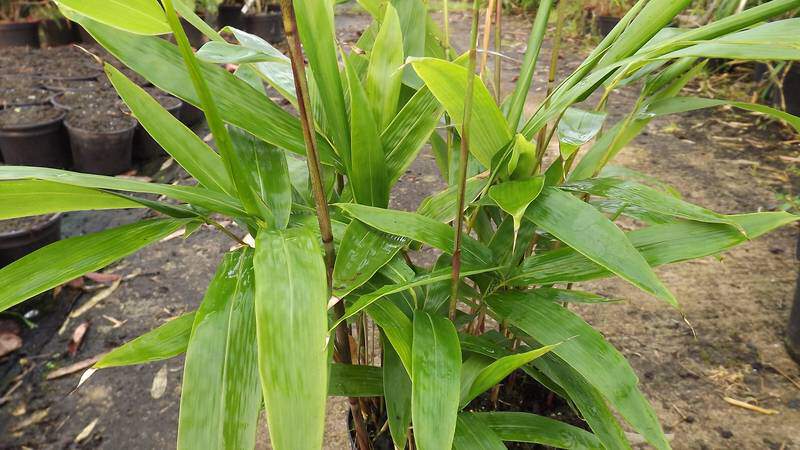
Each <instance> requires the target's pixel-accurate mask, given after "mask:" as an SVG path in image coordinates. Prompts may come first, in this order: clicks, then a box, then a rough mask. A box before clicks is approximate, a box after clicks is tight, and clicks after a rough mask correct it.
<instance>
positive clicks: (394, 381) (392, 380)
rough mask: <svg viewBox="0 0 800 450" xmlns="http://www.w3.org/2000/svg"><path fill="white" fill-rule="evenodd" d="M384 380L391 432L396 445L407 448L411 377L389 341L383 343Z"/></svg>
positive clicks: (384, 395) (384, 392)
mask: <svg viewBox="0 0 800 450" xmlns="http://www.w3.org/2000/svg"><path fill="white" fill-rule="evenodd" d="M383 380H384V384H383V398H384V399H385V401H386V417H387V420H388V422H389V433H390V434H391V435H392V441H393V442H394V445H395V447H397V448H405V447H406V440H407V439H408V425H409V424H410V423H411V378H409V376H408V372H406V370H405V368H404V367H403V363H402V361H400V357H399V356H398V355H397V352H396V351H395V350H394V348H393V347H392V346H391V345H390V344H389V343H388V342H384V343H383Z"/></svg>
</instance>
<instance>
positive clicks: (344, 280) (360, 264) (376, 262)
mask: <svg viewBox="0 0 800 450" xmlns="http://www.w3.org/2000/svg"><path fill="white" fill-rule="evenodd" d="M403 245H405V239H397V238H394V237H390V236H386V235H384V234H383V233H381V232H380V231H377V230H375V229H374V228H370V227H368V226H366V225H364V224H363V223H362V222H361V221H359V220H353V221H352V222H350V224H349V225H348V226H347V229H346V230H345V232H344V236H343V237H342V241H341V244H340V245H339V249H338V251H337V252H336V263H335V265H334V266H333V289H334V294H335V295H336V296H337V297H340V298H341V297H344V296H345V295H347V294H349V293H350V292H351V291H353V290H354V289H356V288H358V287H359V286H361V285H362V284H364V283H366V282H367V280H369V279H370V278H372V276H373V275H375V273H376V272H377V271H378V270H379V269H380V268H381V267H383V266H384V265H386V263H388V262H389V261H390V260H391V259H392V258H394V255H396V254H397V252H398V251H399V250H400V249H401V248H402V247H403Z"/></svg>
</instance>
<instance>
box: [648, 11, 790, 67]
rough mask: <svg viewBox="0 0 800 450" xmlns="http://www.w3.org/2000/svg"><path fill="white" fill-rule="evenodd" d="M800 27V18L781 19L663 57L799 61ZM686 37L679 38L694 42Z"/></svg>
mask: <svg viewBox="0 0 800 450" xmlns="http://www.w3.org/2000/svg"><path fill="white" fill-rule="evenodd" d="M798 27H800V18H794V19H784V20H778V21H775V22H770V23H765V24H763V25H760V26H757V27H753V28H751V29H749V30H744V31H740V32H738V33H731V34H727V35H725V36H721V37H718V38H716V39H712V40H709V41H705V42H700V43H697V44H695V45H691V46H689V47H686V48H684V49H681V50H677V51H674V52H670V53H667V54H666V55H663V56H660V57H661V58H665V59H671V58H683V57H687V56H695V57H705V58H727V59H744V60H752V59H755V60H798V59H800V36H798V33H797V30H798ZM685 36H686V35H683V36H679V38H681V39H682V40H684V41H685V42H692V43H694V42H693V41H689V40H688V39H689V38H686V37H685Z"/></svg>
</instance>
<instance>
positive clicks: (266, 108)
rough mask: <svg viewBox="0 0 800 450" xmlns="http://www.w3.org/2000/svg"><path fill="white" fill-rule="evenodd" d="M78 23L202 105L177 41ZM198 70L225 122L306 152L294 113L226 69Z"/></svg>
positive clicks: (325, 149)
mask: <svg viewBox="0 0 800 450" xmlns="http://www.w3.org/2000/svg"><path fill="white" fill-rule="evenodd" d="M79 23H80V24H81V25H82V26H83V27H84V28H86V29H87V31H89V33H90V34H91V35H92V37H94V38H95V39H96V40H97V41H98V42H99V43H100V44H101V45H103V47H105V48H106V50H108V51H109V52H110V53H111V54H112V55H114V56H115V57H116V58H117V59H119V60H120V61H122V62H123V63H124V64H125V65H127V66H128V67H130V68H131V69H133V70H134V71H136V72H137V73H139V74H140V75H142V76H143V77H144V78H146V79H147V80H148V81H150V82H151V83H153V84H154V85H156V86H157V87H159V88H160V89H162V90H164V91H167V92H169V93H171V94H173V95H175V96H177V97H179V98H181V99H182V100H184V101H186V102H189V103H191V104H193V105H195V106H202V105H200V98H199V96H198V95H197V92H196V91H195V89H194V87H193V86H192V83H190V82H189V74H188V72H187V69H186V67H185V66H184V63H183V59H182V58H181V55H180V53H179V52H178V49H177V47H176V46H175V45H173V44H170V43H169V42H167V41H166V40H164V39H159V38H156V37H148V36H137V35H134V34H129V33H120V32H119V31H118V30H116V29H114V28H111V27H108V26H106V25H103V24H101V23H98V22H95V21H93V20H91V19H88V18H83V19H80V22H79ZM200 69H201V73H202V76H203V79H204V80H205V81H206V83H207V84H208V85H209V88H210V90H211V91H212V92H213V93H214V101H215V103H216V104H217V107H218V109H219V112H220V114H221V115H222V118H223V120H224V121H225V122H227V123H230V124H232V125H236V126H238V127H240V128H243V129H245V130H247V131H249V132H251V133H253V134H254V135H256V136H258V138H259V139H263V140H265V141H267V142H269V143H271V144H273V145H276V146H278V147H280V148H285V149H286V150H289V151H291V152H294V153H297V154H300V155H304V154H305V142H304V141H303V134H302V130H301V128H300V122H299V121H298V119H297V118H296V117H294V116H292V115H291V114H289V113H288V112H286V111H284V110H283V109H281V107H280V106H278V105H276V104H275V103H273V102H272V101H270V100H269V99H268V98H267V97H266V96H264V95H261V94H260V93H258V91H256V90H255V89H253V88H252V87H251V86H250V85H248V84H247V83H246V82H245V81H242V80H240V79H238V78H237V77H236V76H235V75H233V74H230V73H228V72H227V71H226V70H225V69H224V68H222V67H219V66H218V65H215V64H210V63H202V64H200ZM318 142H319V149H320V159H321V160H322V162H323V163H326V164H333V163H334V161H335V157H334V154H333V151H332V149H331V148H330V146H329V145H328V144H327V141H326V140H325V139H318Z"/></svg>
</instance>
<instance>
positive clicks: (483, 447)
mask: <svg viewBox="0 0 800 450" xmlns="http://www.w3.org/2000/svg"><path fill="white" fill-rule="evenodd" d="M453 448H454V449H455V450H505V449H506V446H505V445H503V441H502V439H500V437H499V436H498V435H497V434H495V432H494V431H492V429H491V428H489V427H488V426H486V424H485V423H484V422H483V421H482V420H480V418H479V417H478V416H475V415H474V414H472V413H460V414H459V415H458V421H457V422H456V434H455V436H454V439H453Z"/></svg>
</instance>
